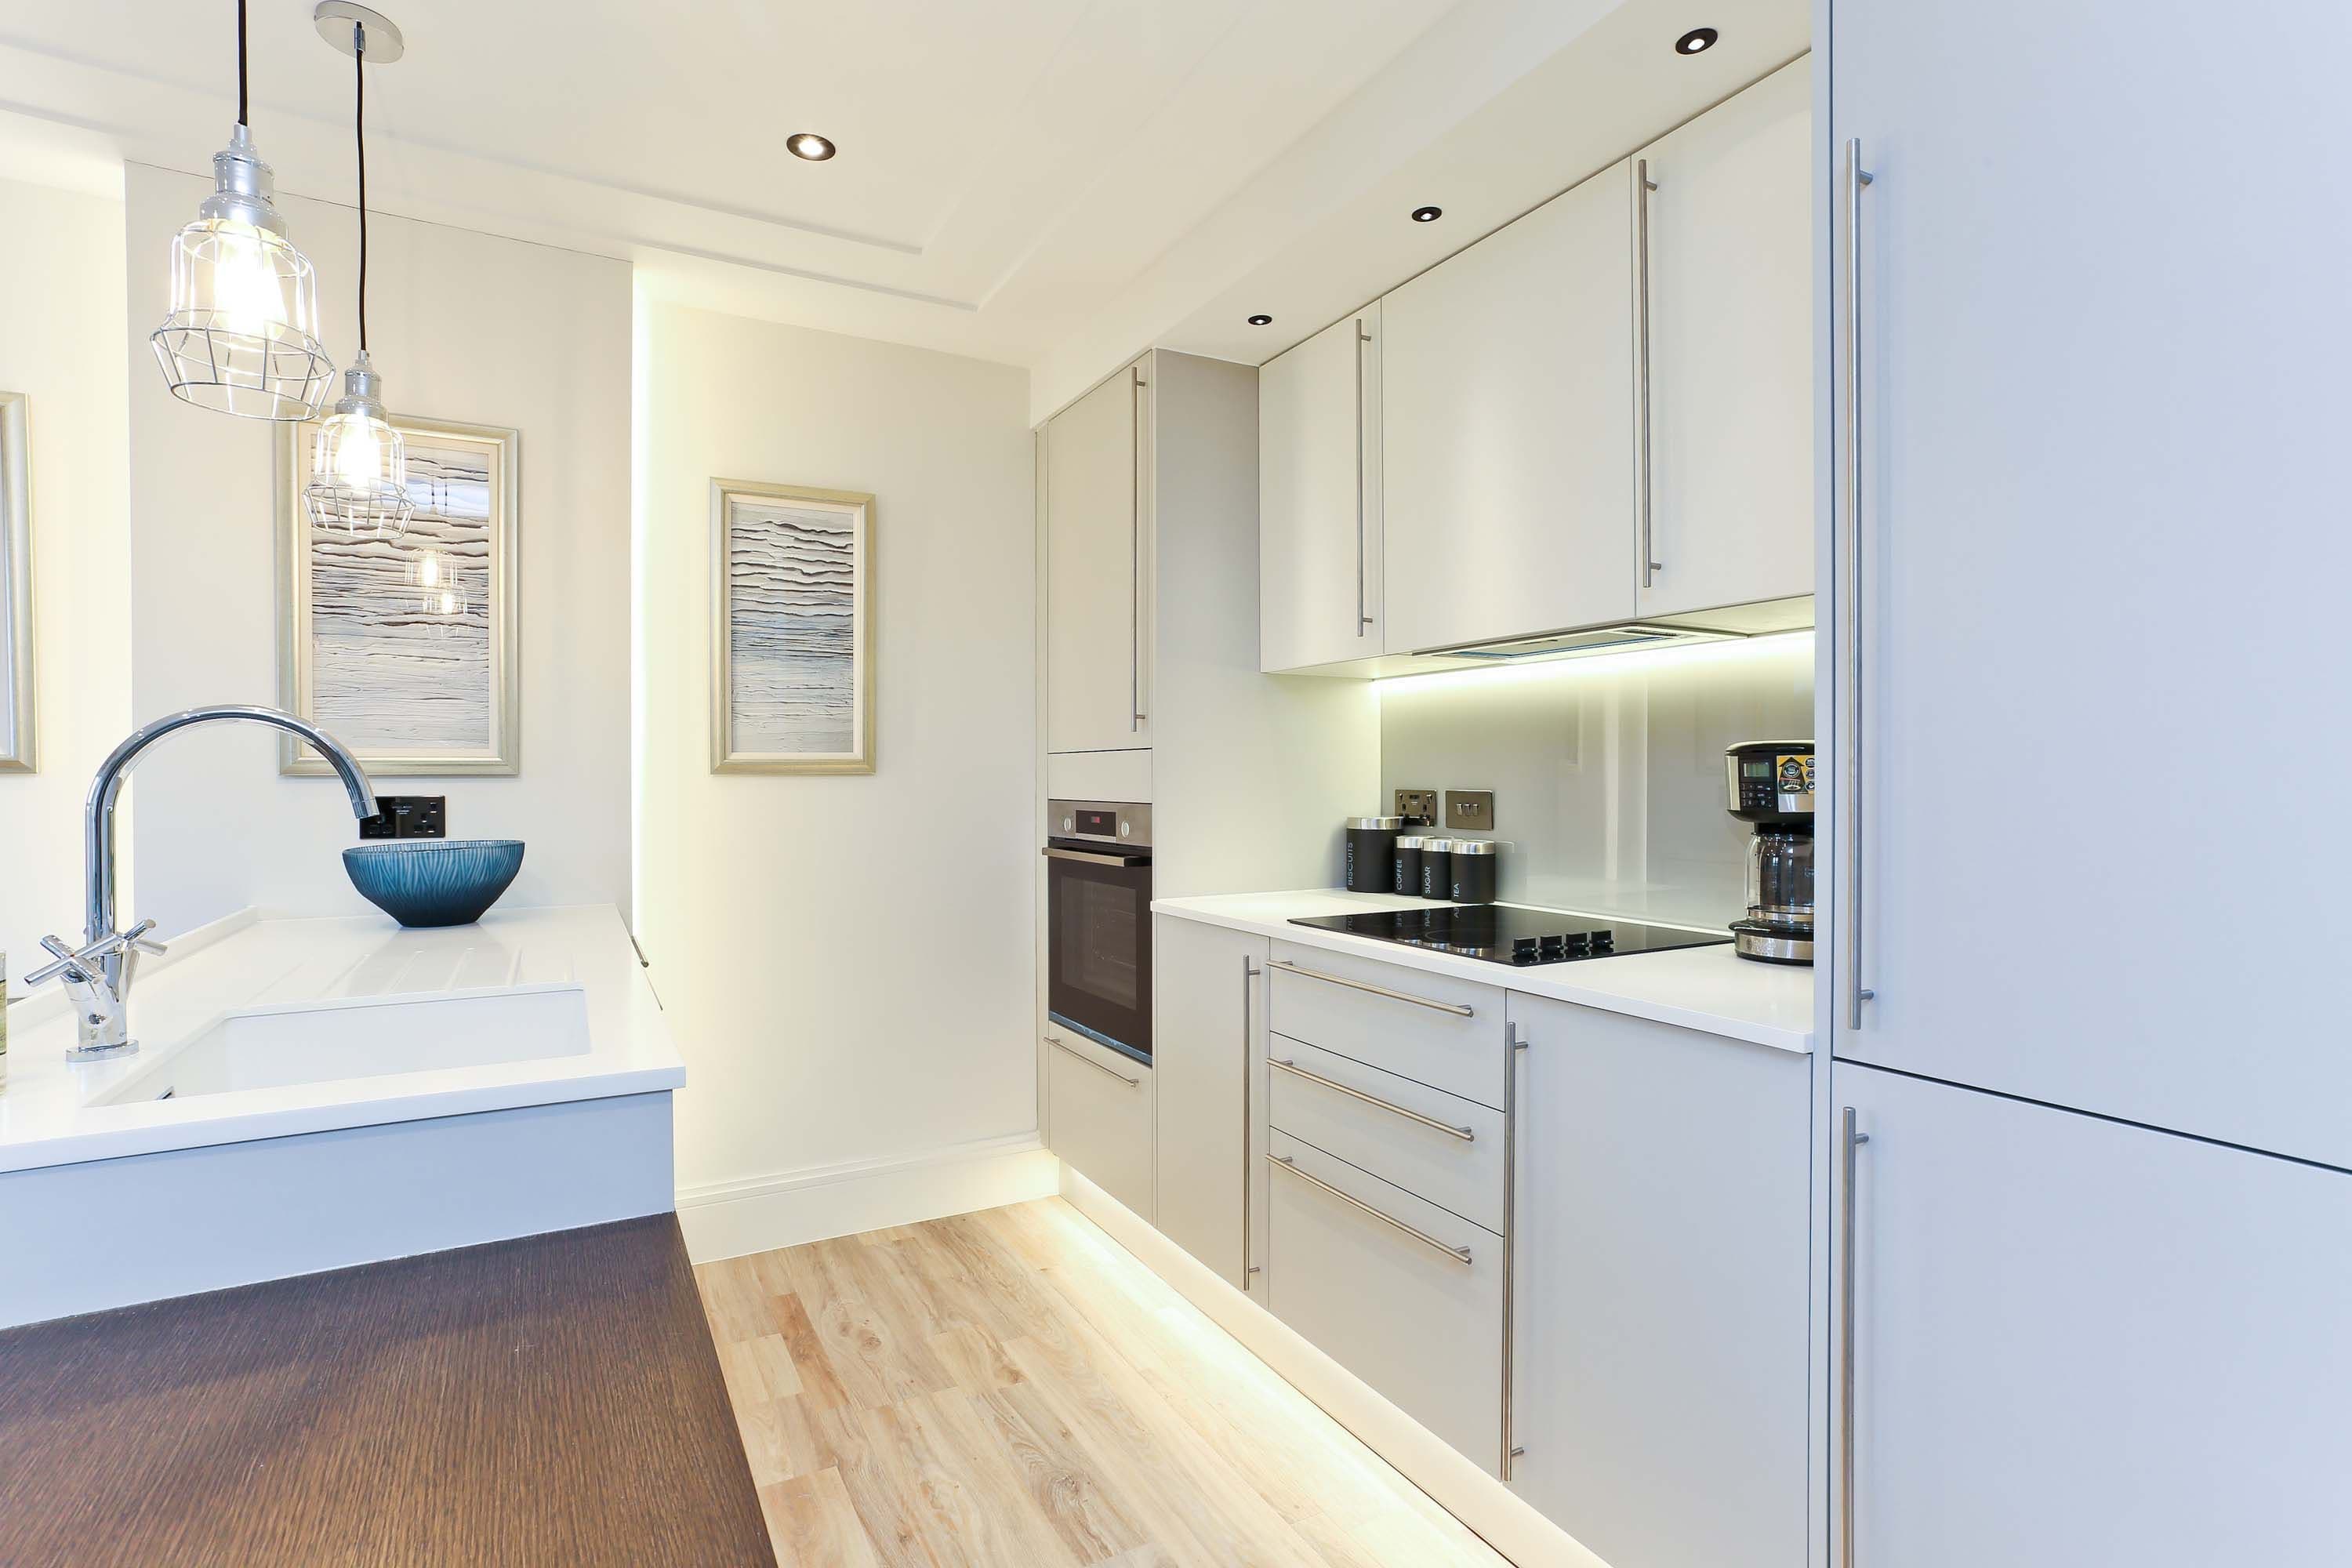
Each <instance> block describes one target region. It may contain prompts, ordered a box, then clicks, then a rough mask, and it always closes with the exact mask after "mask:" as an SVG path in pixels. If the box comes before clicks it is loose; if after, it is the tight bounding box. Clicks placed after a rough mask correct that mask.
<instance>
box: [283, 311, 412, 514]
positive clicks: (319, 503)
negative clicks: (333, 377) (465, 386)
mask: <svg viewBox="0 0 2352 1568" xmlns="http://www.w3.org/2000/svg"><path fill="white" fill-rule="evenodd" d="M381 390H382V388H381V384H380V383H379V382H378V380H377V379H376V374H375V367H374V365H373V364H372V363H370V362H369V360H368V353H367V350H365V349H362V350H361V351H360V352H359V357H358V358H356V359H354V360H353V361H352V368H351V369H349V370H347V371H345V372H344V373H343V395H342V396H341V397H340V398H338V399H337V400H336V402H335V411H334V412H333V413H332V414H330V415H328V416H327V417H326V418H324V419H322V420H320V423H319V433H318V435H317V437H314V438H313V440H312V442H311V445H310V483H309V484H308V485H307V486H305V487H304V488H303V490H302V504H303V507H304V509H305V510H307V511H309V513H310V521H312V522H314V523H316V524H318V525H319V526H320V527H321V528H341V529H342V530H343V531H346V532H349V533H361V532H367V533H393V534H397V533H400V532H402V531H404V530H405V529H406V528H407V527H408V520H409V517H410V515H411V510H412V503H411V502H410V500H409V496H408V444H407V442H406V441H404V440H403V439H402V438H401V434H400V432H399V431H398V430H397V429H395V428H394V426H393V424H392V421H391V419H390V417H389V416H386V415H385V413H384V411H383V399H382V398H381V397H380V396H379V393H380V391H381Z"/></svg>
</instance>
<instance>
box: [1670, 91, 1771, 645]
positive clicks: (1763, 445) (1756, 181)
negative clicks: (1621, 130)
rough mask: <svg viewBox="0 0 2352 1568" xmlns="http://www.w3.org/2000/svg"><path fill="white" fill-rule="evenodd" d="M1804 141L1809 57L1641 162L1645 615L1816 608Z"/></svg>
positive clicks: (1689, 126) (1713, 111) (1684, 130)
mask: <svg viewBox="0 0 2352 1568" xmlns="http://www.w3.org/2000/svg"><path fill="white" fill-rule="evenodd" d="M1811 130H1812V74H1811V60H1810V58H1807V59H1801V60H1798V61H1797V62H1796V63H1794V64H1793V65H1789V66H1784V67H1782V68H1780V70H1778V71H1776V72H1774V73H1773V74H1772V75H1770V76H1769V77H1766V78H1765V79H1763V80H1762V81H1759V82H1758V83H1757V84H1756V85H1755V86H1753V87H1751V88H1749V89H1747V90H1746V91H1744V92H1742V93H1739V94H1738V96H1736V97H1734V98H1732V99H1730V100H1727V101H1726V102H1723V103H1719V104H1717V106H1716V107H1715V108H1713V109H1710V110H1707V111H1706V113H1705V114H1702V115H1700V116H1699V117H1698V118H1697V119H1696V120H1694V121H1690V122H1689V123H1688V124H1686V125H1685V126H1683V127H1682V128H1681V129H1679V130H1677V131H1675V132H1673V133H1672V134H1670V135H1668V136H1666V137H1665V138H1664V139H1663V140H1661V141H1659V142H1654V143H1652V144H1651V145H1650V146H1648V147H1646V148H1644V149H1643V151H1642V152H1641V153H1638V154H1636V158H1635V164H1634V174H1635V181H1636V183H1635V184H1634V186H1633V190H1634V199H1635V200H1636V201H1637V202H1641V203H1642V204H1643V213H1642V217H1643V220H1644V221H1638V222H1637V223H1636V225H1635V228H1636V233H1637V236H1638V237H1640V238H1641V239H1645V240H1646V245H1645V246H1644V247H1643V248H1642V250H1641V251H1640V252H1639V253H1638V254H1637V265H1642V267H1643V277H1644V278H1645V279H1646V282H1647V287H1646V289H1645V290H1644V289H1637V290H1636V295H1637V300H1638V301H1639V303H1640V304H1641V305H1642V306H1643V308H1645V310H1646V316H1645V318H1644V321H1645V322H1646V325H1647V329H1648V331H1647V342H1648V346H1649V353H1648V357H1647V362H1646V363H1647V378H1646V380H1645V381H1643V383H1642V384H1641V387H1642V395H1643V397H1644V398H1645V399H1646V403H1645V405H1644V406H1645V409H1646V413H1647V416H1648V420H1649V426H1648V436H1649V438H1648V458H1649V462H1648V468H1647V471H1646V480H1647V485H1648V490H1647V498H1646V504H1647V513H1646V523H1645V528H1646V540H1647V543H1648V545H1649V551H1648V560H1649V562H1650V563H1651V565H1650V566H1649V567H1647V568H1643V567H1642V565H1641V562H1640V552H1636V563H1635V566H1636V570H1637V571H1639V572H1640V573H1641V577H1642V584H1641V595H1640V605H1641V613H1642V614H1643V615H1644V616H1664V615H1672V614H1675V613H1677V612H1681V611H1687V610H1701V609H1709V608H1713V607H1716V606H1717V605H1743V604H1750V603H1753V602H1755V601H1757V600H1760V599H1780V598H1786V597H1790V596H1793V595H1801V594H1810V593H1811V592H1812V591H1813V417H1812V416H1813V360H1812V327H1813V310H1812V305H1813V301H1812V264H1813V226H1812V184H1811V182H1812V159H1811V153H1812V143H1811ZM1643 174H1646V175H1647V177H1648V181H1649V184H1651V185H1652V186H1654V189H1650V190H1647V191H1645V190H1644V189H1643V185H1642V184H1641V183H1640V182H1641V178H1642V176H1643ZM1638 412H1640V411H1637V413H1638Z"/></svg>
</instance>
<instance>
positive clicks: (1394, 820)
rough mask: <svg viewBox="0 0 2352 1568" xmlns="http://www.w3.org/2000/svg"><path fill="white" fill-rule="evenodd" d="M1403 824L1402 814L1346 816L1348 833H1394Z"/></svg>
mask: <svg viewBox="0 0 2352 1568" xmlns="http://www.w3.org/2000/svg"><path fill="white" fill-rule="evenodd" d="M1402 826H1404V818H1403V817H1402V816H1351V817H1349V818H1348V830H1349V832H1350V833H1394V832H1395V831H1396V830H1397V829H1398V828H1400V827H1402Z"/></svg>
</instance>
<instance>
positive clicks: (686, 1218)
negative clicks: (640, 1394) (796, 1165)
mask: <svg viewBox="0 0 2352 1568" xmlns="http://www.w3.org/2000/svg"><path fill="white" fill-rule="evenodd" d="M1060 1168H1061V1162H1060V1161H1058V1160H1056V1159H1055V1157H1054V1156H1053V1155H1052V1154H1051V1153H1049V1152H1047V1151H1046V1149H1045V1145H1044V1144H1043V1143H1041V1142H1039V1141H1038V1138H1037V1135H1036V1134H1035V1133H1034V1132H1022V1133H1016V1134H1014V1135H1013V1136H1011V1137H1007V1138H988V1139H982V1140H980V1141H978V1142H971V1143H956V1144H950V1145H949V1146H948V1147H946V1148H944V1149H930V1150H925V1151H923V1152H919V1153H914V1154H903V1155H894V1156H891V1157H888V1158H885V1159H877V1160H858V1161H853V1162H851V1163H846V1164H840V1165H812V1166H809V1167H806V1168H805V1169H803V1170H798V1171H782V1172H779V1173H776V1174H774V1175H772V1176H759V1177H754V1178H752V1179H751V1180H749V1181H740V1182H719V1183H713V1184H709V1185H708V1186H699V1187H681V1188H679V1189H678V1194H677V1222H678V1226H679V1227H680V1228H681V1229H683V1230H684V1231H685V1232H686V1251H687V1256H688V1257H689V1258H692V1259H693V1260H694V1261H695V1262H697V1263H708V1262H709V1261H710V1260H711V1259H713V1258H740V1257H742V1256H743V1255H744V1254H746V1253H751V1252H768V1251H772V1250H773V1249H774V1248H776V1247H797V1246H799V1245H800V1244H801V1243H802V1242H804V1241H823V1240H824V1239H825V1238H826V1237H835V1236H856V1235H858V1234H859V1233H861V1232H864V1231H869V1230H882V1229H886V1228H887V1227H888V1226H894V1225H913V1224H915V1223H916V1222H918V1221H919V1220H927V1219H939V1218H940V1217H941V1216H943V1215H957V1214H971V1213H972V1212H974V1211H975V1210H978V1209H988V1208H998V1207H1002V1206H1003V1205H1005V1204H1018V1203H1026V1202H1028V1201H1029V1200H1030V1199H1032V1198H1044V1197H1051V1196H1053V1194H1054V1193H1055V1190H1056V1182H1057V1179H1058V1174H1059V1172H1060Z"/></svg>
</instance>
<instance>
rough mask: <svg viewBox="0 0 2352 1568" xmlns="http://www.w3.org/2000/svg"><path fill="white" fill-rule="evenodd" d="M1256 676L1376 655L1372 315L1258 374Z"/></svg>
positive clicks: (1375, 344)
mask: <svg viewBox="0 0 2352 1568" xmlns="http://www.w3.org/2000/svg"><path fill="white" fill-rule="evenodd" d="M1258 432H1259V437H1258V555H1257V560H1258V668H1261V669H1265V670H1283V669H1298V668H1307V667H1309V666H1314V665H1322V664H1338V663H1341V662H1344V661H1346V660H1349V659H1356V658H1365V657H1367V656H1369V655H1372V654H1377V653H1379V652H1381V647H1382V645H1383V641H1384V638H1383V630H1384V627H1383V617H1382V615H1381V308H1380V305H1379V304H1378V302H1377V301H1376V302H1374V303H1373V304H1371V305H1369V306H1366V307H1365V308H1364V309H1363V310H1360V311H1359V312H1357V313H1356V314H1354V315H1351V316H1349V317H1347V318H1345V319H1343V320H1341V321H1335V322H1333V323H1332V324H1331V325H1330V326H1328V327H1326V328H1324V329H1323V331H1319V332H1318V333H1316V334H1315V335H1314V336H1313V337H1311V338H1309V339H1307V341H1306V342H1303V343H1300V344H1299V345H1298V346H1297V347H1296V348H1294V349H1291V350H1289V351H1288V352H1286V353H1283V354H1282V355H1281V356H1280V357H1278V358H1276V359H1274V360H1271V361H1268V362H1267V363H1266V364H1265V366H1264V367H1263V368H1262V369H1261V370H1260V371H1259V373H1258Z"/></svg>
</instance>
